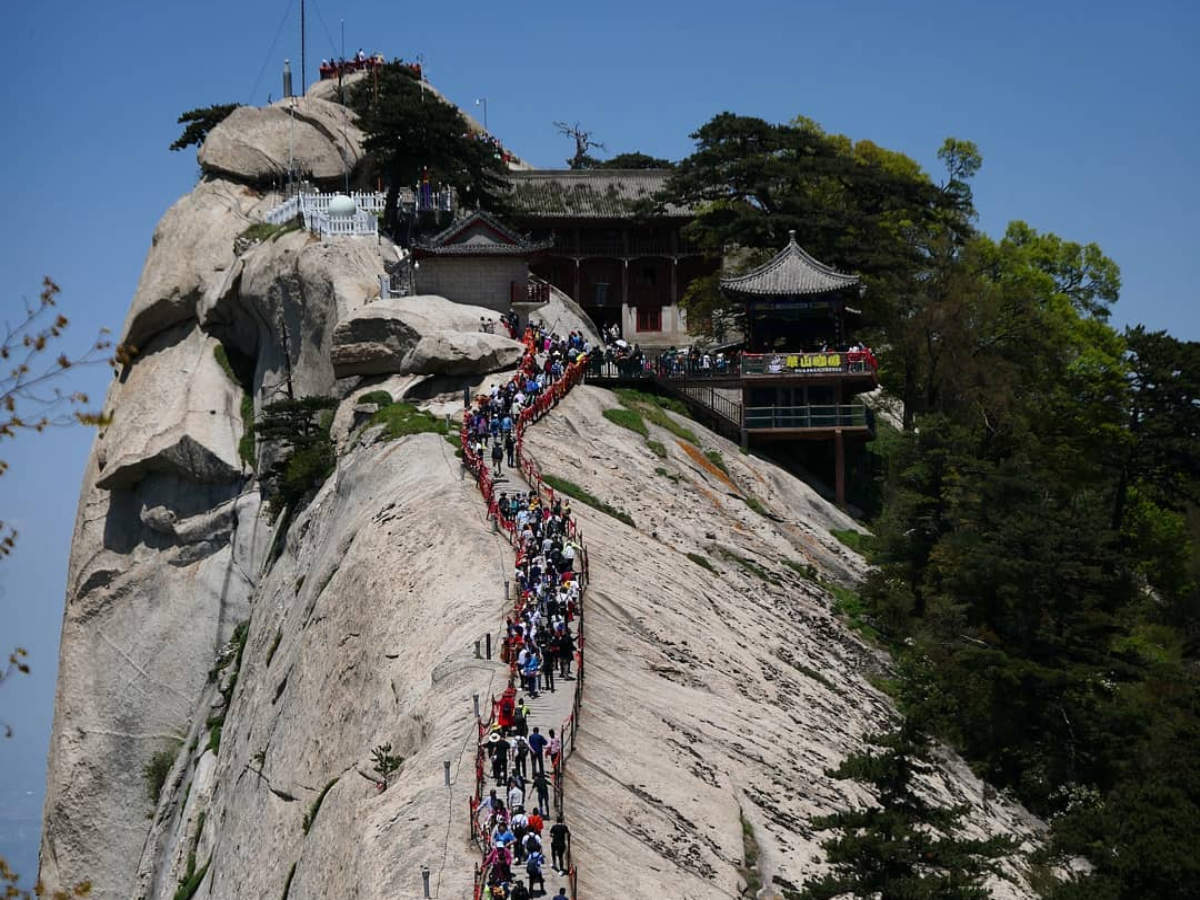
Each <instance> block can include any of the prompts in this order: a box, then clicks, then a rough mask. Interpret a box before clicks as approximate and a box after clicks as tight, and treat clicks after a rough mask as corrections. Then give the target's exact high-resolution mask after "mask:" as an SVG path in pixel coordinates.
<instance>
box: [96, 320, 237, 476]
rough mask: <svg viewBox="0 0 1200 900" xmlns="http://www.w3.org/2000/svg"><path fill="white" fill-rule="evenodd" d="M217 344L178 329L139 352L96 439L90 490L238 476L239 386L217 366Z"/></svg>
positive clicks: (188, 329) (194, 331)
mask: <svg viewBox="0 0 1200 900" xmlns="http://www.w3.org/2000/svg"><path fill="white" fill-rule="evenodd" d="M219 347H220V344H219V343H218V342H217V341H216V340H214V339H213V338H211V337H208V336H206V335H205V334H204V333H202V332H201V331H199V330H197V329H195V328H192V327H190V326H189V325H188V324H181V325H177V326H175V327H174V328H173V329H170V330H168V331H166V332H163V333H162V334H160V335H158V336H157V337H156V338H154V339H153V341H152V343H151V345H150V346H149V347H147V348H146V349H145V350H144V351H142V353H141V355H140V357H139V359H138V360H137V365H135V366H132V367H131V368H130V370H129V371H128V372H127V373H126V374H125V375H124V379H125V380H124V383H123V385H122V390H121V400H120V403H119V404H118V405H116V406H115V407H114V408H113V413H112V415H113V421H112V424H111V425H110V426H108V427H107V428H106V429H104V432H103V433H102V435H101V438H100V441H99V447H100V453H101V456H100V460H101V462H102V463H103V467H102V468H101V470H100V478H99V479H98V480H97V482H96V484H97V486H99V487H101V488H106V489H109V490H112V489H116V488H130V487H132V486H133V485H135V484H137V482H138V481H140V480H142V479H143V478H145V477H146V475H148V474H149V473H151V472H166V473H171V474H174V475H176V476H178V477H179V479H180V480H182V481H185V482H189V481H190V482H195V483H197V484H228V483H230V482H234V481H239V480H240V479H241V478H242V462H241V460H240V459H239V458H238V440H239V439H240V438H241V436H242V419H241V411H240V404H241V399H242V389H241V388H240V387H239V386H238V385H237V384H236V383H235V382H234V381H233V380H232V379H231V378H230V376H229V375H228V374H226V372H225V371H224V369H223V368H222V366H221V364H220V362H218V360H217V356H216V351H217V348H219ZM181 385H182V389H181Z"/></svg>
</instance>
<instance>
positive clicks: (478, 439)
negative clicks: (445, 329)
mask: <svg viewBox="0 0 1200 900" xmlns="http://www.w3.org/2000/svg"><path fill="white" fill-rule="evenodd" d="M510 321H511V320H506V324H508V323H509V322H510ZM487 324H488V323H487V321H486V320H484V319H482V318H481V319H480V327H481V328H483V329H484V330H486V327H485V326H486V325H487ZM523 340H524V342H525V344H526V346H527V347H529V348H530V349H529V350H528V351H527V352H526V354H525V357H524V359H523V360H522V362H521V366H520V367H519V369H518V371H517V374H516V375H514V376H513V377H512V378H511V379H509V381H507V382H505V383H504V384H503V385H499V384H497V385H494V386H493V387H492V390H491V393H490V394H488V395H487V396H484V397H480V398H479V401H478V402H477V403H476V405H475V408H474V409H473V410H468V411H467V412H466V413H465V419H464V426H465V427H464V429H463V430H464V432H465V433H466V435H467V437H468V438H469V440H470V447H469V449H470V450H471V451H472V452H474V453H477V454H478V455H479V457H480V458H481V459H487V458H488V455H489V450H488V448H489V446H490V448H491V450H490V456H491V461H492V473H493V475H497V476H498V475H500V474H501V473H502V472H503V467H504V463H505V461H506V460H507V462H508V467H509V468H510V469H511V468H516V467H517V461H516V450H517V422H518V420H519V418H520V415H521V412H522V411H523V410H525V409H527V408H529V407H530V406H532V405H533V403H534V401H535V400H537V398H538V397H540V396H541V395H542V394H543V393H544V392H545V391H546V389H547V388H549V387H550V386H552V385H554V384H556V383H557V382H558V381H559V379H561V378H562V377H563V375H564V373H565V372H566V370H567V367H568V366H570V365H571V364H572V363H574V362H575V361H576V360H577V359H579V358H580V357H581V356H583V355H585V354H586V353H587V352H588V349H589V346H588V340H587V338H586V337H584V335H583V334H582V333H581V332H576V331H572V332H571V333H570V334H569V335H567V336H566V337H560V336H559V335H557V334H551V333H549V332H547V331H546V330H545V329H544V328H540V327H531V328H529V329H526V332H525V335H524V338H523Z"/></svg>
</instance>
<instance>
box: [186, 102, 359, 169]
mask: <svg viewBox="0 0 1200 900" xmlns="http://www.w3.org/2000/svg"><path fill="white" fill-rule="evenodd" d="M294 100H295V107H294V112H293V109H292V107H291V106H290V101H288V100H281V101H280V102H279V103H277V104H275V105H274V106H267V107H257V106H239V107H238V108H237V109H235V110H234V111H233V112H231V113H230V114H229V115H228V116H226V117H225V119H224V120H223V121H221V122H220V123H219V124H218V125H217V127H216V128H214V129H213V130H212V131H210V132H209V134H208V137H207V138H206V139H205V141H204V145H203V146H202V147H201V148H200V152H199V153H198V154H197V159H198V161H199V163H200V168H201V169H202V170H203V171H204V172H205V173H207V174H210V175H216V176H218V177H221V178H227V179H232V180H234V181H245V182H249V183H251V184H261V183H264V182H270V181H274V180H277V179H280V178H283V177H285V176H286V175H287V173H288V162H289V159H290V160H291V163H292V167H293V170H295V171H299V172H305V173H308V174H310V175H311V176H312V177H313V178H315V179H317V180H319V181H334V180H336V179H338V178H341V177H343V175H344V174H345V173H346V172H347V171H353V170H354V168H355V167H356V166H357V165H358V163H359V161H360V160H361V159H362V141H363V134H362V132H361V131H360V130H359V128H358V126H357V124H356V121H355V117H354V115H353V113H351V112H350V111H349V110H347V109H346V108H345V107H343V106H340V105H338V104H336V103H331V102H329V101H328V100H323V99H320V98H317V97H296V98H294ZM289 154H290V156H289Z"/></svg>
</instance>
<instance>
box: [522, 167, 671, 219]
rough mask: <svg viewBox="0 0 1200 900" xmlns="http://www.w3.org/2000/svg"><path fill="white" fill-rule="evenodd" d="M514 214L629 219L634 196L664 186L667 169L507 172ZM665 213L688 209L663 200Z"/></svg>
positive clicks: (650, 194) (645, 197)
mask: <svg viewBox="0 0 1200 900" xmlns="http://www.w3.org/2000/svg"><path fill="white" fill-rule="evenodd" d="M508 177H509V181H510V182H511V183H512V188H513V192H512V198H511V202H512V209H513V213H514V214H515V215H518V216H521V217H524V218H538V219H632V218H634V217H635V215H636V205H637V203H638V201H641V200H649V199H650V198H651V197H653V196H654V195H655V194H656V193H658V192H659V191H660V190H662V188H663V187H664V186H665V185H666V183H667V179H668V178H670V177H671V170H670V169H530V170H528V171H523V172H520V171H514V172H510V173H509V175H508ZM665 215H667V216H669V217H686V216H688V215H690V213H689V211H688V210H687V209H685V208H683V207H680V206H675V205H674V204H667V207H666V211H665Z"/></svg>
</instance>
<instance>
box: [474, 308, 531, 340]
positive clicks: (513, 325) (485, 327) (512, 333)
mask: <svg viewBox="0 0 1200 900" xmlns="http://www.w3.org/2000/svg"><path fill="white" fill-rule="evenodd" d="M520 325H521V319H520V316H518V315H517V314H516V312H514V311H511V310H510V311H509V312H506V313H503V314H501V316H500V318H498V319H489V318H487V316H480V317H479V330H480V331H483V332H486V333H487V334H498V333H500V332H497V331H496V328H497V327H500V328H502V329H503V333H504V334H507V335H508V336H509V337H511V338H515V337H516V336H517V329H518V328H519V327H520Z"/></svg>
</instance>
